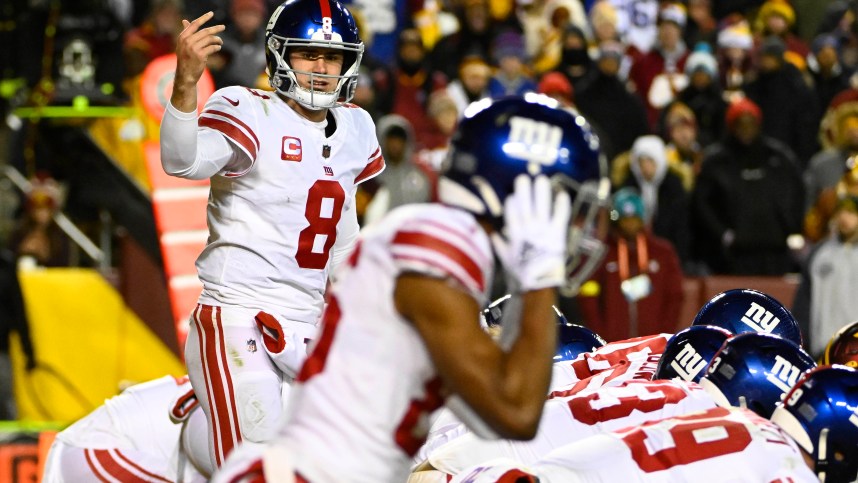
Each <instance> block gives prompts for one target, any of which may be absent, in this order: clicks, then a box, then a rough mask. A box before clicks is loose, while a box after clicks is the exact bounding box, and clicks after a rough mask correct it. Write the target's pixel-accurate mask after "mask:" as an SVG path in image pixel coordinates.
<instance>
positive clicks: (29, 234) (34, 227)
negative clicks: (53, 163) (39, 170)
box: [10, 179, 70, 267]
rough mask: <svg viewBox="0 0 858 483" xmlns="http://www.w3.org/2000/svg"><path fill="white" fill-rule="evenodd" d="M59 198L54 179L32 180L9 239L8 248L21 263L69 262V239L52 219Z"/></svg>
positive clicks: (47, 264)
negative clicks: (21, 210)
mask: <svg viewBox="0 0 858 483" xmlns="http://www.w3.org/2000/svg"><path fill="white" fill-rule="evenodd" d="M61 198H62V195H61V192H60V188H59V186H58V185H57V183H56V181H54V180H52V179H44V180H40V181H36V182H34V183H33V186H32V188H31V189H30V191H29V193H27V199H26V201H25V203H24V215H23V218H22V219H21V221H20V223H19V224H18V227H17V228H16V229H15V231H14V233H13V234H12V237H11V240H10V248H11V249H12V251H14V252H15V254H16V255H17V257H18V260H19V261H20V262H21V263H24V264H26V265H37V266H41V267H65V266H68V265H69V260H70V259H69V255H70V254H69V248H70V241H69V239H68V237H67V236H66V234H65V233H64V232H63V231H62V229H61V228H60V227H59V225H57V223H56V222H55V221H54V215H56V214H57V212H59V210H60V203H61Z"/></svg>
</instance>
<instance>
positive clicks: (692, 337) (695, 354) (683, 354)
mask: <svg viewBox="0 0 858 483" xmlns="http://www.w3.org/2000/svg"><path fill="white" fill-rule="evenodd" d="M732 336H733V334H731V333H730V332H728V331H727V330H725V329H722V328H721V327H714V326H711V325H694V326H691V327H688V328H686V329H683V330H680V331H679V332H677V333H676V334H674V335H673V337H671V338H670V340H669V341H667V346H666V347H665V349H664V353H663V354H662V355H661V359H659V361H658V366H657V367H656V369H655V374H654V375H653V379H675V378H678V379H681V380H683V381H690V382H698V381H700V378H701V377H703V373H704V371H703V370H704V369H706V366H707V365H708V364H709V362H711V361H712V358H713V357H714V356H715V353H716V352H718V349H720V348H721V346H722V345H723V344H724V342H725V341H726V340H727V339H729V338H730V337H732Z"/></svg>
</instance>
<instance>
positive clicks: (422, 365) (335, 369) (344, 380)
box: [277, 204, 493, 483]
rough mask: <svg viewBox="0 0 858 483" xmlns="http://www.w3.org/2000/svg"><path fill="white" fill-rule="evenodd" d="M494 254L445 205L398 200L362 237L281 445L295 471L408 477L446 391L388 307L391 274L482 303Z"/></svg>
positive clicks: (314, 477)
mask: <svg viewBox="0 0 858 483" xmlns="http://www.w3.org/2000/svg"><path fill="white" fill-rule="evenodd" d="M492 260H493V259H492V252H491V247H490V244H489V240H488V236H487V235H486V233H485V231H484V230H483V228H482V227H481V226H480V225H479V224H478V223H477V221H476V220H475V219H474V217H473V216H471V215H470V214H469V213H466V212H464V211H462V210H458V209H454V208H449V207H445V206H442V205H435V204H421V205H405V206H402V207H400V208H397V209H395V210H393V211H391V212H390V213H389V214H388V215H387V216H386V217H385V218H383V219H382V220H380V221H379V222H378V223H376V224H374V225H373V226H371V227H368V228H367V229H365V230H364V231H363V232H362V233H361V236H360V238H359V241H358V244H357V246H356V247H355V250H354V252H353V253H352V255H351V258H350V259H349V261H348V263H346V264H344V267H343V269H342V271H341V272H340V275H339V277H338V280H337V283H336V284H335V285H334V288H333V290H332V296H331V298H330V300H329V302H328V307H327V309H326V311H325V316H324V318H323V322H322V329H321V335H320V336H319V337H318V338H317V339H316V340H315V341H314V342H313V343H314V347H313V350H312V352H311V354H310V355H309V356H308V358H307V361H306V362H305V363H304V366H303V367H302V369H301V372H300V374H299V375H298V378H297V383H296V385H295V386H294V388H293V392H292V398H291V400H290V401H289V411H290V415H289V419H288V420H287V423H286V424H285V425H284V427H283V429H282V431H281V436H282V437H281V438H280V439H279V440H278V442H277V444H278V446H282V447H285V448H286V451H288V452H289V454H290V455H291V456H290V457H291V460H292V461H293V463H294V466H295V470H296V472H297V473H298V474H300V475H301V476H302V477H304V478H306V479H307V480H308V481H312V482H313V483H326V482H341V481H344V479H345V480H348V481H350V482H397V483H399V482H402V481H405V480H406V479H407V476H408V471H409V466H410V463H411V459H410V457H411V456H413V455H414V453H416V451H417V450H418V449H419V448H420V446H421V445H422V444H423V442H424V441H425V438H426V434H427V431H428V417H429V414H430V413H431V412H432V411H433V410H435V409H437V408H438V407H440V406H441V405H442V404H443V403H444V397H443V396H442V393H441V392H442V387H441V382H440V379H439V377H438V375H437V373H436V371H435V368H434V364H433V363H432V361H431V359H430V358H429V354H428V352H427V350H426V348H425V346H424V343H423V341H422V339H421V338H420V336H419V335H418V333H417V331H416V330H415V329H414V327H413V326H412V324H411V323H410V322H409V321H407V320H405V319H404V318H402V316H401V315H400V314H399V312H398V311H397V310H396V307H395V306H394V297H393V290H394V288H395V285H396V280H397V278H398V276H399V275H400V274H402V273H405V272H409V273H419V274H425V275H426V276H429V277H433V278H446V279H450V280H453V281H455V282H457V284H458V285H459V286H461V287H462V290H465V291H467V293H468V294H469V295H470V296H472V297H473V298H474V299H475V300H476V301H477V302H478V303H479V304H480V305H483V304H485V302H486V299H487V292H488V289H489V285H490V281H491V279H492V273H491V271H492V267H493V262H492ZM471 319H472V320H471ZM462 323H473V324H479V320H478V314H476V313H475V314H473V315H472V317H471V318H470V319H469V314H462Z"/></svg>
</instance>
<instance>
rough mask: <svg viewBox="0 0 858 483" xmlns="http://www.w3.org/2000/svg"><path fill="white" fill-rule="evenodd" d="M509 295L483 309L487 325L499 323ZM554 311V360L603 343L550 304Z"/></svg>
mask: <svg viewBox="0 0 858 483" xmlns="http://www.w3.org/2000/svg"><path fill="white" fill-rule="evenodd" d="M510 297H511V296H510V295H509V294H507V295H504V296H503V297H500V298H498V299H497V300H495V301H494V302H492V303H490V304H489V305H488V307H486V308H485V309H484V310H483V318H484V319H485V321H486V325H487V326H488V327H496V326H500V325H501V319H502V317H503V309H504V304H505V303H506V301H507V300H509V299H510ZM551 308H553V309H554V313H556V314H557V351H556V352H555V353H554V362H560V361H571V360H573V359H575V358H576V357H578V354H581V353H582V352H590V351H594V350H596V349H598V348H599V347H602V346H603V345H605V343H606V342H605V339H603V338H601V337H599V335H598V334H596V333H595V332H593V331H592V330H590V329H588V328H587V327H584V326H583V325H578V324H573V323H571V322H569V320H568V319H566V316H565V315H563V312H561V311H560V309H558V308H557V306H554V305H552V306H551Z"/></svg>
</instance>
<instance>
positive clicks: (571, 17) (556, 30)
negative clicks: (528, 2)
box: [532, 0, 587, 75]
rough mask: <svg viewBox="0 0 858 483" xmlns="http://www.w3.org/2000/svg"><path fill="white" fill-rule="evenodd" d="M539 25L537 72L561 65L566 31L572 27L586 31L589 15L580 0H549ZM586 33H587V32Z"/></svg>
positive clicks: (534, 57)
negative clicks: (542, 20) (542, 21)
mask: <svg viewBox="0 0 858 483" xmlns="http://www.w3.org/2000/svg"><path fill="white" fill-rule="evenodd" d="M543 18H544V23H543V24H542V25H539V39H540V42H539V49H538V50H537V51H536V53H535V54H534V55H533V56H532V66H533V70H534V73H535V74H537V75H538V74H543V73H545V72H549V71H552V70H554V69H556V68H557V66H558V65H560V62H561V58H562V55H563V49H564V42H565V36H566V33H567V32H568V30H569V29H570V28H573V27H575V28H578V29H579V30H580V31H581V32H586V29H587V16H586V15H585V14H584V9H583V8H581V3H580V1H579V0H548V2H547V3H546V4H545V9H544V10H543ZM585 35H586V34H585Z"/></svg>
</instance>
